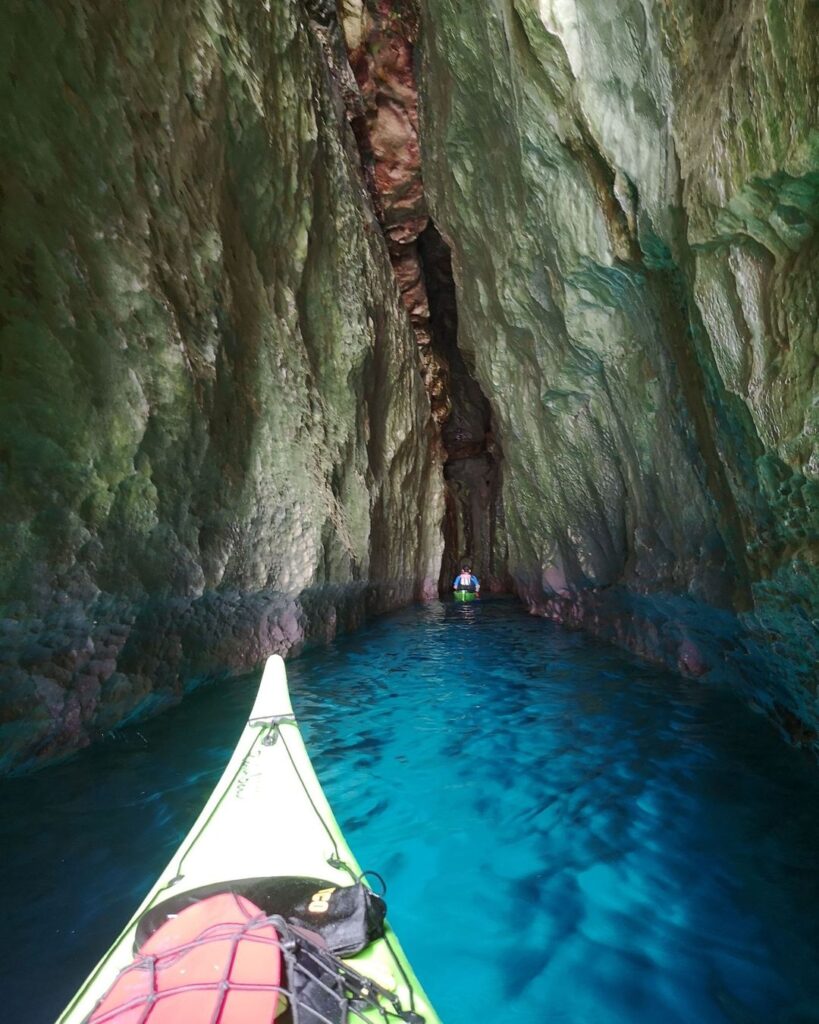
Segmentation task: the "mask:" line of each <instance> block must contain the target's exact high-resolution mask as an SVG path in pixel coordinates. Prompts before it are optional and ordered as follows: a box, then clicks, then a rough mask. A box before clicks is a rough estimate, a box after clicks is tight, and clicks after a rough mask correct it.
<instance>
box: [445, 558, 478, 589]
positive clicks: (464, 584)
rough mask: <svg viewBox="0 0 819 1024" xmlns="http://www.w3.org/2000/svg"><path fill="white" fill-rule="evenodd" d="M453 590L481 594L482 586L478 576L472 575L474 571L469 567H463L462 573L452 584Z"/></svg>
mask: <svg viewBox="0 0 819 1024" xmlns="http://www.w3.org/2000/svg"><path fill="white" fill-rule="evenodd" d="M452 589H453V590H468V591H470V592H471V593H473V594H480V592H481V584H480V581H479V579H478V577H477V576H473V575H472V569H471V568H470V567H469V566H468V565H462V566H461V571H460V572H459V573H458V575H457V576H456V577H455V579H454V581H453V583H452Z"/></svg>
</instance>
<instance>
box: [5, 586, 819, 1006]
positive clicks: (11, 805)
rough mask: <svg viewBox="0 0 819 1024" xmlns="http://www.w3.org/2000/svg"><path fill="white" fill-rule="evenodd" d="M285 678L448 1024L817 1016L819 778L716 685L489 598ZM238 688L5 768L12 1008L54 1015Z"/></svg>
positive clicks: (177, 833) (164, 857) (385, 623)
mask: <svg viewBox="0 0 819 1024" xmlns="http://www.w3.org/2000/svg"><path fill="white" fill-rule="evenodd" d="M453 666H458V667H460V666H463V668H462V670H460V671H457V672H454V671H453ZM288 674H289V677H290V683H291V689H292V692H293V701H294V706H295V709H296V714H297V715H298V717H299V719H300V722H301V724H302V727H303V730H304V735H305V740H306V742H307V746H308V749H309V752H310V755H311V757H312V759H313V762H314V764H315V767H316V770H317V772H318V774H319V777H320V779H321V782H322V784H323V786H324V788H325V792H326V793H327V796H328V799H329V800H330V803H331V805H332V807H333V810H334V812H335V814H336V816H337V817H338V819H339V822H340V824H341V826H342V828H343V829H344V831H345V834H346V836H347V838H348V839H349V841H350V844H351V846H352V847H353V849H354V851H355V853H356V856H357V857H358V859H359V861H360V862H361V863H362V866H363V867H365V868H371V869H374V870H377V871H379V872H380V873H381V874H382V875H383V876H384V878H385V879H386V881H387V884H388V887H389V888H388V892H387V901H388V904H389V915H390V920H391V922H392V924H393V926H394V927H395V928H396V931H397V933H398V934H399V935H400V938H401V942H402V945H403V946H404V948H405V950H406V952H407V954H408V956H409V958H410V960H411V962H412V963H413V966H414V967H415V969H416V970H417V972H418V975H419V978H420V979H421V981H422V984H423V985H424V987H425V989H426V991H427V993H428V995H429V996H430V998H431V999H432V1001H433V1004H434V1005H435V1006H436V1009H437V1010H438V1012H439V1013H440V1015H441V1018H442V1019H443V1020H444V1021H446V1024H472V1022H474V1021H475V1020H478V1019H480V1018H481V1016H482V1015H483V1016H485V1014H486V1009H487V1007H497V1008H500V1007H503V1014H502V1016H503V1017H504V1018H505V1019H508V1020H515V1021H538V1020H547V1019H555V1020H557V1019H559V1020H561V1021H562V1022H564V1024H589V1022H590V1021H600V1022H605V1024H657V1022H658V1021H663V1022H665V1024H690V1022H691V1021H692V1020H696V1021H698V1022H699V1024H735V1022H737V1021H740V1020H741V1021H744V1022H748V1024H767V1022H771V1021H774V1020H781V1021H786V1020H787V1021H794V1022H795V1021H797V1020H798V1021H800V1022H802V1021H804V1022H805V1024H807V1022H808V1021H811V1020H813V1021H815V1020H816V1015H815V1008H816V1006H817V1005H819V976H817V972H816V970H815V964H816V961H817V957H819V933H817V930H816V927H815V922H816V917H817V914H819V885H817V878H816V871H815V850H816V849H817V847H819V821H817V818H816V815H815V813H814V809H815V807H816V806H817V801H819V777H817V774H816V772H815V769H814V767H813V766H812V765H811V763H810V762H809V761H807V760H806V759H805V760H803V759H800V758H798V757H795V756H794V754H793V751H790V750H788V748H787V747H786V746H785V745H784V744H783V743H781V741H780V740H779V739H778V738H777V736H776V735H775V734H774V732H773V731H772V730H771V729H770V727H769V726H768V724H767V723H766V721H765V719H764V718H762V717H761V716H758V715H754V714H753V713H752V712H751V711H750V710H749V709H748V708H747V707H746V706H745V705H744V704H743V703H742V702H741V701H740V699H739V698H738V697H737V696H736V695H735V694H732V693H731V692H730V691H729V690H728V689H726V688H722V687H718V686H715V687H703V686H701V685H700V684H698V683H696V682H692V681H685V680H681V679H679V678H677V677H674V676H671V675H669V674H667V673H665V672H662V671H660V670H657V669H652V668H650V667H647V666H646V665H645V664H642V663H639V662H637V661H636V660H635V659H633V658H631V657H629V656H628V655H625V654H622V653H620V652H619V651H617V650H615V649H614V648H612V647H609V646H607V645H605V644H601V643H600V642H599V641H595V640H589V639H587V638H585V637H584V636H583V635H581V634H570V633H566V632H565V631H563V630H561V629H559V628H558V627H556V626H553V625H550V624H547V623H544V622H542V621H540V620H538V619H535V618H533V617H531V616H528V615H526V614H525V613H524V611H523V609H522V608H521V606H520V605H519V604H517V603H516V602H514V601H513V600H511V599H503V598H497V599H492V598H490V599H488V600H484V601H482V602H481V603H479V604H476V605H453V604H451V603H448V604H447V603H434V604H432V605H429V606H426V607H424V608H414V609H408V610H406V611H403V612H399V613H397V614H394V615H391V616H387V617H384V618H382V619H379V620H377V621H376V622H374V623H373V624H372V625H370V626H368V627H366V628H365V629H363V630H362V631H360V632H359V633H357V634H355V635H351V636H349V637H345V638H342V639H340V640H338V641H337V642H336V643H335V644H334V645H333V647H332V648H331V649H324V650H320V651H317V652H316V653H312V654H308V655H306V656H305V657H303V658H300V659H297V660H296V661H294V662H291V663H290V664H289V665H288ZM257 683H258V677H257V676H252V677H247V678H246V679H244V680H243V681H239V682H236V683H234V684H233V685H230V686H218V687H212V688H208V689H203V690H200V691H198V692H197V693H194V694H192V695H191V696H190V698H189V699H188V700H187V701H186V703H185V705H184V707H183V708H176V709H173V710H171V711H169V712H168V713H167V714H166V715H163V716H161V717H159V718H156V719H154V720H153V721H150V722H147V723H144V724H143V725H141V726H139V727H138V728H137V727H128V728H125V729H123V730H122V731H121V732H120V733H119V734H117V736H116V737H114V738H112V739H111V740H109V741H108V742H106V743H103V744H100V745H97V746H95V747H93V748H91V749H89V750H87V751H84V752H82V753H81V754H79V755H78V756H77V757H75V758H74V759H73V760H72V761H70V762H68V763H65V764H62V765H57V766H53V767H51V768H46V769H44V770H43V771H42V772H39V773H37V774H35V775H31V776H28V777H24V778H19V779H14V780H8V781H5V782H3V783H2V784H0V821H2V836H0V841H1V842H2V848H3V853H4V880H5V891H4V908H3V909H4V913H3V915H2V918H0V943H2V946H3V948H4V949H5V950H7V951H9V954H8V955H7V956H6V958H5V965H4V966H5V977H4V985H3V991H4V1004H5V1013H6V1019H8V1020H16V1021H27V1022H29V1024H47V1022H49V1021H51V1020H53V1019H54V1017H55V1015H56V1014H57V1012H58V1011H59V1010H60V1009H61V1007H62V1006H63V1005H64V1004H65V1002H66V1001H67V999H68V998H69V997H70V996H71V994H72V993H73V992H74V990H75V989H76V986H77V984H78V981H79V979H81V978H82V977H83V976H84V975H85V974H86V972H87V971H88V970H89V969H90V968H91V967H92V966H93V964H94V962H95V961H96V959H97V958H98V957H99V955H100V954H101V953H102V952H103V951H104V950H105V949H106V948H107V946H108V944H109V943H110V942H111V940H112V939H113V938H114V936H115V935H116V934H117V933H118V932H119V930H120V928H121V926H122V923H123V921H124V920H125V919H126V918H127V917H128V915H129V914H130V913H131V912H132V911H133V909H134V907H135V906H136V905H137V904H138V903H139V901H140V899H141V898H142V896H143V895H144V892H145V891H146V889H148V887H149V886H150V885H151V884H152V882H153V881H154V879H155V877H156V874H157V873H158V872H159V871H160V870H161V869H162V868H163V867H164V865H165V864H166V863H167V861H168V860H169V858H170V856H171V855H172V853H173V851H174V850H175V848H176V846H177V844H178V843H179V841H180V840H181V838H182V837H183V835H184V834H185V832H186V831H187V829H188V828H189V826H190V825H191V824H192V822H193V819H194V818H195V817H196V815H197V814H198V813H199V810H200V808H201V806H202V805H203V803H204V802H205V800H206V798H207V796H208V795H209V793H210V790H211V789H212V787H213V786H214V785H215V783H216V781H217V779H218V777H219V774H220V772H221V771H222V769H223V767H224V764H225V763H226V761H227V760H228V758H229V756H230V753H231V750H232V747H233V744H234V742H235V741H236V738H237V736H238V734H239V732H240V730H241V728H242V725H243V723H244V719H245V717H246V715H247V712H248V709H249V708H250V706H251V702H252V699H253V696H254V693H255V689H256V686H257ZM351 708H355V714H351V713H350V709H351ZM182 733H184V736H185V742H184V744H180V743H179V735H180V734H182ZM783 808H787V813H786V814H783ZM136 822H138V827H135V823H136ZM45 950H47V951H48V952H47V955H48V964H49V967H48V973H49V984H48V985H46V986H44V985H43V984H42V963H43V954H44V951H45ZM12 951H13V956H12V955H11V954H12ZM476 965H480V970H476Z"/></svg>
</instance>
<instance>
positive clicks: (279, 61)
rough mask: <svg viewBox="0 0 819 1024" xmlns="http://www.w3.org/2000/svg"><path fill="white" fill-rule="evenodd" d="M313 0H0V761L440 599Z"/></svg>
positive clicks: (389, 325) (436, 487) (403, 381)
mask: <svg viewBox="0 0 819 1024" xmlns="http://www.w3.org/2000/svg"><path fill="white" fill-rule="evenodd" d="M313 6H315V5H313ZM313 13H314V12H313V11H312V10H309V11H308V10H307V9H305V7H304V6H303V5H302V3H301V0H276V2H275V3H266V2H262V0H197V2H195V3H189V4H170V5H168V4H162V3H160V2H159V0H138V2H135V3H129V4H107V3H102V2H99V0H54V2H53V3H49V4H35V5H33V6H32V5H31V4H26V3H24V2H23V0H11V3H9V4H6V5H5V6H4V9H3V13H2V15H0V39H2V43H0V47H2V50H3V64H4V67H5V68H6V69H7V73H6V74H4V75H3V78H2V82H0V96H1V97H2V110H3V114H2V147H1V148H0V152H1V153H2V156H0V160H2V174H1V175H0V188H2V203H3V205H2V237H3V246H2V249H1V250H0V328H2V347H1V348H0V358H1V359H2V380H1V381H0V388H1V389H2V394H1V395H0V437H1V438H2V442H1V443H0V482H1V486H2V491H0V547H2V551H3V561H2V564H0V599H1V600H2V602H3V611H2V614H3V616H4V617H3V619H2V624H1V627H0V628H1V629H2V632H1V633H0V644H1V645H2V646H0V671H2V688H1V689H0V768H3V769H8V768H10V767H15V766H21V765H25V764H28V763H31V762H33V761H35V760H38V759H43V758H46V757H49V756H53V755H56V754H59V753H62V752H64V751H67V750H70V749H72V748H74V747H76V746H77V745H81V744H83V743H85V742H88V740H89V739H90V738H92V737H93V736H94V735H96V734H98V733H99V732H100V731H102V730H105V729H108V728H110V727H111V726H113V725H115V724H117V723H119V722H121V721H123V720H125V719H127V718H129V717H133V716H135V715H142V714H146V713H148V712H149V711H151V710H154V709H156V708H158V707H161V706H162V705H163V704H166V703H168V702H169V701H175V700H177V699H179V697H180V696H181V693H182V692H183V689H184V688H185V687H186V686H189V685H193V684H194V683H195V682H196V681H198V680H199V679H201V678H202V677H203V676H206V675H208V674H210V673H212V672H213V671H214V670H216V669H217V668H219V669H220V670H231V669H237V670H238V669H243V668H247V667H250V666H252V665H255V664H258V663H259V661H260V660H261V659H262V658H263V657H264V656H265V655H267V654H268V653H270V652H272V651H286V650H287V649H289V648H291V647H293V646H299V645H301V644H302V643H303V642H304V641H305V639H310V638H326V637H331V636H332V635H334V633H335V631H336V629H337V628H342V627H347V626H352V625H355V624H356V623H357V622H360V621H361V618H362V616H363V615H364V614H365V613H366V612H367V611H376V610H381V609H386V608H389V607H393V606H395V605H398V604H400V603H403V602H406V601H409V600H411V599H413V598H416V597H424V596H430V595H432V594H433V593H434V592H435V591H436V588H437V578H438V572H439V566H440V558H441V547H442V544H441V539H440V522H441V519H442V516H443V499H442V484H441V481H440V476H441V474H440V459H439V455H438V448H437V445H438V441H437V437H436V435H435V432H434V430H433V427H432V426H431V423H430V416H429V402H428V399H427V397H426V395H425V393H424V389H423V386H422V382H421V379H420V376H419V373H418V368H417V356H416V346H415V343H414V339H413V335H412V331H411V329H410V325H409V322H408V318H407V316H406V313H405V311H404V309H403V307H402V304H401V300H400V296H399V292H398V289H397V288H396V285H395V280H394V277H393V273H392V270H391V267H390V263H389V259H388V253H387V249H386V246H385V243H384V239H383V236H382V234H381V231H380V228H379V225H378V223H377V221H376V219H375V217H374V214H373V210H372V206H371V202H370V199H369V197H368V194H367V191H366V187H365V184H364V179H363V176H362V171H361V165H360V158H359V154H358V151H357V149H356V146H355V143H354V140H353V138H352V134H351V132H350V131H349V128H347V127H346V120H345V116H344V106H343V102H342V96H341V94H340V91H339V89H338V88H337V85H336V83H335V81H334V80H333V78H332V76H331V75H330V74H329V73H328V70H327V66H326V61H325V56H324V54H323V53H322V49H321V45H320V42H319V40H318V39H317V37H316V25H315V24H312V23H311V18H310V16H311V15H312V14H313Z"/></svg>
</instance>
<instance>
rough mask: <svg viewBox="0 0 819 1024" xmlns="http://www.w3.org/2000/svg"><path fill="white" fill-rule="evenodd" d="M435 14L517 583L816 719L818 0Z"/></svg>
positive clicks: (462, 230)
mask: <svg viewBox="0 0 819 1024" xmlns="http://www.w3.org/2000/svg"><path fill="white" fill-rule="evenodd" d="M421 10H422V24H423V33H422V38H421V44H420V45H421V53H422V59H421V72H420V81H421V93H422V105H421V115H422V116H421V138H422V142H423V166H424V178H425V185H426V194H427V202H428V205H429V208H430V212H431V214H432V216H433V218H434V220H435V221H436V223H437V224H439V225H440V227H441V229H442V231H444V232H445V234H446V236H447V237H448V238H449V239H451V240H452V242H453V250H454V251H453V257H454V265H455V274H456V280H457V283H458V307H459V318H460V347H461V349H462V350H464V351H465V352H466V353H467V355H468V356H469V358H470V359H471V361H472V362H473V363H474V367H475V374H476V377H477V379H478V381H479V383H480V385H481V388H482V389H483V392H484V394H485V395H486V396H487V398H488V400H489V402H490V403H491V406H492V411H493V416H494V418H495V422H496V429H497V435H498V440H499V443H500V444H501V446H502V448H503V451H504V455H505V468H504V476H503V505H504V508H505V511H506V529H507V533H508V540H509V557H510V570H511V572H512V574H513V576H514V578H515V580H516V586H517V589H518V590H519V592H520V593H522V594H523V595H524V596H525V597H526V599H527V600H528V601H529V602H530V603H531V605H532V607H533V608H536V609H540V610H542V611H545V612H547V613H549V614H552V615H554V616H555V617H557V618H560V619H561V620H562V621H570V622H576V623H583V624H585V625H587V626H589V627H590V628H593V629H595V630H597V631H598V632H601V633H603V634H605V635H607V636H609V637H610V638H611V639H614V640H616V641H618V642H622V643H626V644H627V645H628V646H631V647H632V648H635V649H641V650H642V653H644V654H647V655H648V656H650V657H654V658H655V659H656V660H659V661H664V662H666V663H668V664H671V665H674V666H675V667H678V668H681V670H683V671H686V672H689V673H693V674H695V675H699V674H702V672H703V671H704V670H705V663H706V661H707V662H708V665H709V670H714V671H716V667H718V666H719V665H721V664H723V663H724V660H725V656H726V651H727V650H728V648H729V647H730V648H731V649H732V650H733V649H735V648H736V644H740V645H741V646H742V647H743V649H744V650H745V654H746V657H745V659H744V661H743V664H742V665H737V666H736V668H737V671H739V670H740V669H741V670H742V671H743V672H744V673H745V677H746V678H751V677H753V680H754V683H753V685H754V687H756V688H757V690H758V691H759V692H760V693H762V694H765V695H767V697H766V701H767V704H768V706H769V707H773V702H774V700H777V701H780V702H781V704H782V705H783V706H784V707H787V708H790V710H791V713H793V714H794V715H795V716H796V717H797V718H798V719H799V720H801V721H803V722H805V723H807V725H806V729H805V732H804V735H811V730H814V734H815V728H816V725H817V723H819V705H817V694H816V683H817V679H816V668H815V665H816V656H817V654H819V632H817V627H819V614H817V613H819V571H818V570H817V560H819V515H817V511H818V510H817V502H816V496H815V494H814V491H813V487H814V485H815V480H816V471H817V467H819V456H817V455H816V451H815V446H816V435H817V423H816V415H817V408H819V405H817V391H816V376H815V375H816V357H817V324H819V315H818V314H819V308H817V301H819V298H818V296H817V280H819V273H817V272H818V271H819V260H818V258H817V257H818V256H819V248H817V246H819V233H817V224H818V223H819V206H818V205H817V199H818V198H819V191H818V190H817V189H819V124H817V109H819V94H818V93H819V80H818V79H817V77H816V73H815V69H816V66H817V59H818V58H819V52H817V39H819V8H817V7H816V5H815V4H812V3H809V2H807V0H797V2H793V3H787V2H785V0H743V2H742V3H735V4H734V3H732V4H727V5H726V4H711V5H709V4H702V3H697V2H695V0H673V2H665V0H663V2H660V0H656V2H654V0H652V2H650V3H641V2H637V0H614V2H612V3H605V4H603V3H599V2H596V0H577V2H575V0H571V2H564V0H487V2H486V3H485V4H482V5H481V10H480V14H479V15H478V14H476V13H475V12H471V13H468V12H467V11H466V9H465V7H464V5H463V4H462V3H460V2H458V0H422V3H421ZM638 595H643V598H640V601H642V603H640V602H639V601H638ZM690 599H694V601H695V604H693V605H692V604H690V603H689V601H690ZM636 601H637V604H635V602H636ZM646 602H648V603H646ZM669 602H670V603H669ZM675 602H676V603H675ZM696 602H699V603H696ZM638 604H639V608H640V611H639V612H638V611H635V609H636V608H637V606H638ZM652 607H653V608H654V609H655V612H656V614H657V615H659V616H660V617H661V619H662V621H663V622H664V623H666V626H667V631H668V636H669V637H671V636H672V634H673V637H674V638H673V639H672V640H670V641H669V643H665V641H663V640H661V639H660V636H661V631H660V632H657V631H656V630H655V631H654V636H655V640H652V639H651V636H652V629H651V628H649V622H650V620H651V614H649V611H648V609H650V608H652ZM714 608H723V609H725V610H726V611H727V612H728V613H733V614H734V616H735V619H736V616H739V617H740V618H741V619H742V621H743V623H744V627H743V626H741V625H740V623H739V622H738V621H737V622H736V623H735V627H731V629H730V630H728V629H727V627H725V628H723V626H722V625H719V626H718V625H717V616H716V613H715V612H714V611H713V609H714ZM675 609H676V610H675ZM696 609H699V610H698V611H696ZM652 614H653V613H652ZM709 621H713V623H714V624H713V628H710V629H709V627H708V622H709ZM637 622H640V623H642V625H643V626H644V627H645V628H644V629H643V628H640V627H639V626H638V625H637ZM664 628H666V627H664ZM692 629H695V630H696V631H697V632H698V633H699V634H700V635H699V636H698V639H697V641H696V643H695V641H694V640H693V639H692V632H691V631H692ZM728 633H730V634H731V635H732V636H733V635H734V633H736V638H739V637H742V639H736V638H735V640H730V641H729V640H728V639H726V637H727V636H728ZM766 638H767V639H766ZM772 640H773V641H774V645H773V647H771V641H772ZM732 645H733V646H732ZM695 647H696V652H695V649H694V648H695ZM706 651H708V652H710V653H708V654H707V655H706V653H705V652H706ZM734 660H736V659H734ZM740 660H742V659H740ZM743 666H744V667H743ZM760 666H764V667H765V670H764V671H757V670H758V669H759V668H760ZM780 717H781V716H780ZM790 731H791V732H792V733H793V729H791V730H790Z"/></svg>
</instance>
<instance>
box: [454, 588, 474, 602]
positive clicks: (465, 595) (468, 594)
mask: <svg viewBox="0 0 819 1024" xmlns="http://www.w3.org/2000/svg"><path fill="white" fill-rule="evenodd" d="M453 593H454V595H455V600H456V601H461V602H463V603H464V604H468V603H469V602H470V601H477V600H478V595H477V594H476V593H475V591H474V590H455V591H453Z"/></svg>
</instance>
